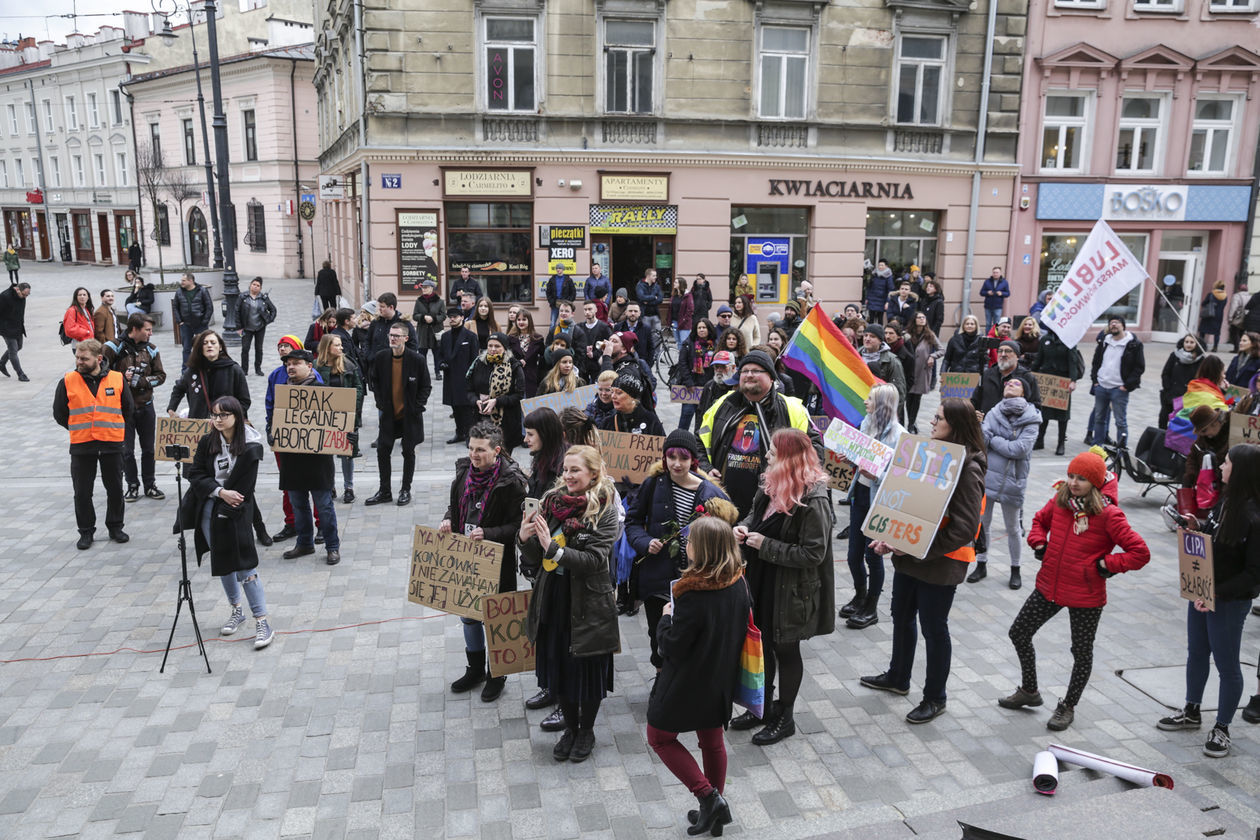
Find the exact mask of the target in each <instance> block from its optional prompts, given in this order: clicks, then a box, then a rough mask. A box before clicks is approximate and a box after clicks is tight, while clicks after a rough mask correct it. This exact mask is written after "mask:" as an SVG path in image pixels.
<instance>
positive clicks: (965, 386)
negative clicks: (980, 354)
mask: <svg viewBox="0 0 1260 840" xmlns="http://www.w3.org/2000/svg"><path fill="white" fill-rule="evenodd" d="M979 384H980V374H978V373H942V374H941V399H943V400H944V399H949V398H950V397H956V398H958V399H960V400H969V399H971V392H972V391H974V390H976V386H977V385H979Z"/></svg>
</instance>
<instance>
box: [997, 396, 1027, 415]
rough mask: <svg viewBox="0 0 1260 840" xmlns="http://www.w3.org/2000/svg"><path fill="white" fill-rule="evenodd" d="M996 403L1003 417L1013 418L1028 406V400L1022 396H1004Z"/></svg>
mask: <svg viewBox="0 0 1260 840" xmlns="http://www.w3.org/2000/svg"><path fill="white" fill-rule="evenodd" d="M998 405H999V408H1000V410H1001V412H1002V414H1003V415H1004V416H1005V417H1007V418H1009V419H1011V420H1015V419H1017V418H1019V417H1020V416H1021V415H1022V414H1023V413H1024V410H1025V409H1026V408H1028V400H1026V399H1024V398H1023V397H1006V398H1004V399H1003V400H1002V402H1001V403H999V404H998Z"/></svg>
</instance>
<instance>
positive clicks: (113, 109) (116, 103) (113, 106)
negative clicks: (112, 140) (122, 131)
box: [109, 90, 123, 125]
mask: <svg viewBox="0 0 1260 840" xmlns="http://www.w3.org/2000/svg"><path fill="white" fill-rule="evenodd" d="M109 107H110V118H111V119H112V120H113V123H114V125H122V121H123V112H122V94H121V93H119V92H118V91H116V90H111V91H110V92H109Z"/></svg>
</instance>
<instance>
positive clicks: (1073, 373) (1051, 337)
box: [1032, 327, 1185, 455]
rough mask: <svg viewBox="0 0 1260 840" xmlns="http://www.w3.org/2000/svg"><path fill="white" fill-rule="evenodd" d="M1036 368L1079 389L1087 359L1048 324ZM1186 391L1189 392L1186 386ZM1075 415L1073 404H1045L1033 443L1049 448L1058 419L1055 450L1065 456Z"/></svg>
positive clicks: (1035, 363) (1040, 346)
mask: <svg viewBox="0 0 1260 840" xmlns="http://www.w3.org/2000/svg"><path fill="white" fill-rule="evenodd" d="M1032 369H1033V371H1035V372H1037V373H1049V374H1052V375H1054V376H1066V377H1067V378H1068V379H1070V380H1072V386H1071V387H1072V390H1073V391H1075V390H1076V381H1077V380H1078V379H1080V378H1081V377H1082V376H1084V375H1085V360H1084V359H1083V358H1081V354H1080V353H1079V352H1077V350H1076V348H1074V347H1068V346H1067V345H1066V344H1064V343H1063V341H1062V340H1061V339H1060V338H1059V337H1058V336H1057V335H1056V334H1055V332H1054V330H1052V329H1050V328H1048V327H1047V328H1046V329H1045V330H1044V331H1042V333H1041V340H1040V343H1038V345H1037V355H1035V356H1033V361H1032ZM1182 391H1183V392H1184V391H1185V388H1184V387H1183V388H1182ZM1071 416H1072V409H1071V405H1070V404H1069V406H1068V407H1067V408H1049V407H1047V406H1044V405H1043V406H1041V429H1040V430H1039V431H1038V432H1037V442H1036V443H1034V444H1033V448H1034V449H1044V448H1045V446H1046V427H1047V426H1048V425H1049V424H1050V421H1051V420H1058V421H1059V444H1058V446H1057V447H1056V448H1055V450H1054V452H1055V454H1056V455H1062V454H1063V451H1064V447H1065V446H1066V445H1067V424H1068V420H1069V419H1071ZM1165 422H1167V421H1165Z"/></svg>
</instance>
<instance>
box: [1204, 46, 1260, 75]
mask: <svg viewBox="0 0 1260 840" xmlns="http://www.w3.org/2000/svg"><path fill="white" fill-rule="evenodd" d="M1195 69H1196V70H1199V71H1212V70H1215V71H1219V72H1232V73H1257V72H1260V55H1257V54H1256V53H1253V52H1252V51H1251V50H1248V49H1244V48H1242V47H1237V46H1235V47H1226V48H1225V49H1223V50H1221V51H1220V52H1216V53H1212V54H1211V55H1208V56H1204V57H1203V58H1200V59H1199V60H1198V61H1197V62H1195Z"/></svg>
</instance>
